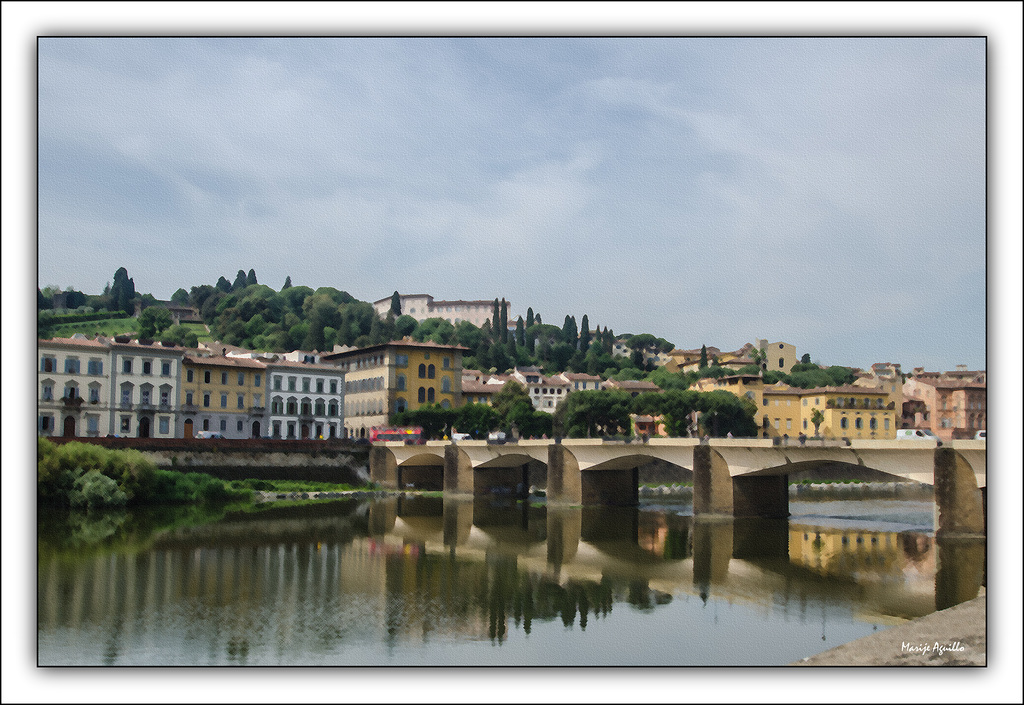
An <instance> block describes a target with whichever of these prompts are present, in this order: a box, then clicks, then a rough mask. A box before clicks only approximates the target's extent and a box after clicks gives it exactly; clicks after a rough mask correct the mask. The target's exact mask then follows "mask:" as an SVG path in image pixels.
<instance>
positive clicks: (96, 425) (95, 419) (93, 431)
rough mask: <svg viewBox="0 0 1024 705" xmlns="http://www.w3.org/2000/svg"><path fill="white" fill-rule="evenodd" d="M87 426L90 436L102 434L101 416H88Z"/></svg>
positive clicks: (86, 419)
mask: <svg viewBox="0 0 1024 705" xmlns="http://www.w3.org/2000/svg"><path fill="white" fill-rule="evenodd" d="M85 428H86V431H87V432H88V434H89V435H90V436H98V435H99V434H100V417H99V416H86V417H85Z"/></svg>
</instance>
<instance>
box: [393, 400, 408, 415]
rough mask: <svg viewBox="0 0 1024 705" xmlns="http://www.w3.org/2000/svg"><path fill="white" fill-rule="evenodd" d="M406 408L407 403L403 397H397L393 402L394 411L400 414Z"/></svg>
mask: <svg viewBox="0 0 1024 705" xmlns="http://www.w3.org/2000/svg"><path fill="white" fill-rule="evenodd" d="M407 408H408V404H407V403H406V401H405V399H399V400H398V401H396V402H395V413H396V414H400V413H402V412H403V411H405V410H406V409H407Z"/></svg>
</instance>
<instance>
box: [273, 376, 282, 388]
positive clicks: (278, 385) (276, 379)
mask: <svg viewBox="0 0 1024 705" xmlns="http://www.w3.org/2000/svg"><path fill="white" fill-rule="evenodd" d="M274 389H276V390H278V391H280V390H281V378H280V377H274Z"/></svg>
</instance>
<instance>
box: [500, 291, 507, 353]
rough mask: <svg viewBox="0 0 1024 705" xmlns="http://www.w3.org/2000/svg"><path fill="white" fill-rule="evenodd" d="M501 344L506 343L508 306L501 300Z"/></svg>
mask: <svg viewBox="0 0 1024 705" xmlns="http://www.w3.org/2000/svg"><path fill="white" fill-rule="evenodd" d="M501 342H503V343H507V342H508V304H507V303H505V299H504V298H503V299H502V300H501Z"/></svg>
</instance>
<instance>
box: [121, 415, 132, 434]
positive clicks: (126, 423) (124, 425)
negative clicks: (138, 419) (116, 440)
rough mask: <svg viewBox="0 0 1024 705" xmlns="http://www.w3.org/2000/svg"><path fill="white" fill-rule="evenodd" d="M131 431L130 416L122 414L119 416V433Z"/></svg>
mask: <svg viewBox="0 0 1024 705" xmlns="http://www.w3.org/2000/svg"><path fill="white" fill-rule="evenodd" d="M131 432H132V417H131V416H122V417H121V433H131Z"/></svg>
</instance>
